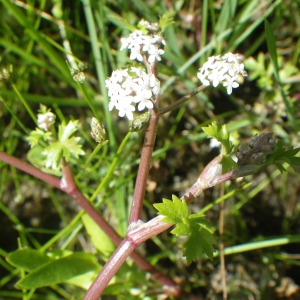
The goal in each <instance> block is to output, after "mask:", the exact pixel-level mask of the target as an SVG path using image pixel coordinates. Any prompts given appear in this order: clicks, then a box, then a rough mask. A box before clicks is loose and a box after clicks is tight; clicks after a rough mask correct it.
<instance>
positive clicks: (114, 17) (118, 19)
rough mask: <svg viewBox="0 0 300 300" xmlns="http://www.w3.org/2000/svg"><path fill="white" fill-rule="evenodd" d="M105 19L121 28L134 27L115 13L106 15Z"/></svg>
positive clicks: (133, 28)
mask: <svg viewBox="0 0 300 300" xmlns="http://www.w3.org/2000/svg"><path fill="white" fill-rule="evenodd" d="M107 19H108V20H109V21H111V22H113V23H114V24H116V25H117V26H118V27H121V28H127V29H129V30H130V31H135V30H136V27H134V26H133V25H132V24H130V23H129V22H128V21H127V20H126V19H123V18H121V17H120V16H119V15H117V14H113V13H111V14H109V15H108V16H107Z"/></svg>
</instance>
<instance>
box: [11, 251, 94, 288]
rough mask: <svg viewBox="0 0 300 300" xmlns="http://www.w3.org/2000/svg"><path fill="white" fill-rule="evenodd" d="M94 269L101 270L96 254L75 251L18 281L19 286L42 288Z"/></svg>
mask: <svg viewBox="0 0 300 300" xmlns="http://www.w3.org/2000/svg"><path fill="white" fill-rule="evenodd" d="M92 271H94V272H98V271H99V265H98V264H97V262H96V258H95V257H94V255H92V254H89V253H74V254H71V255H69V256H66V257H63V258H60V259H57V260H53V261H51V262H49V263H47V264H45V265H43V266H41V267H40V268H38V269H36V270H35V271H33V272H31V273H30V274H29V275H27V276H26V277H24V278H22V279H21V280H20V281H19V282H18V283H17V287H18V288H25V289H32V288H40V287H43V286H49V285H53V284H58V283H62V282H66V281H67V280H70V279H71V278H74V277H76V276H79V275H82V274H85V273H89V272H92Z"/></svg>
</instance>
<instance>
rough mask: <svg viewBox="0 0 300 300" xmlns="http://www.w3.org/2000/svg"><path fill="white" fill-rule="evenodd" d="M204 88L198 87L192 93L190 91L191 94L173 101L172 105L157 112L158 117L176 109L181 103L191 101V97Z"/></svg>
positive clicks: (203, 86) (202, 86)
mask: <svg viewBox="0 0 300 300" xmlns="http://www.w3.org/2000/svg"><path fill="white" fill-rule="evenodd" d="M205 88H206V86H205V85H200V86H199V87H197V88H196V89H195V90H194V91H192V92H191V93H189V94H187V95H185V96H183V97H182V98H180V99H179V100H177V101H175V102H174V103H172V104H171V105H169V106H167V107H165V108H163V109H161V110H160V111H159V112H158V115H159V116H161V115H163V114H165V113H167V112H169V111H171V110H173V109H175V108H177V107H178V106H180V105H181V104H182V103H184V102H186V101H188V100H189V99H191V98H192V97H193V96H195V95H197V94H198V93H199V92H201V91H202V90H204V89H205Z"/></svg>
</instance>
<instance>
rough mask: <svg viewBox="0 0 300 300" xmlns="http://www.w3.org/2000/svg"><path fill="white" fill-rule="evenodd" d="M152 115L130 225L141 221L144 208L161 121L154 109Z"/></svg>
mask: <svg viewBox="0 0 300 300" xmlns="http://www.w3.org/2000/svg"><path fill="white" fill-rule="evenodd" d="M150 113H151V115H150V120H149V125H148V128H147V131H146V134H145V139H144V144H143V149H142V153H141V160H140V165H139V169H138V174H137V178H136V183H135V188H134V195H133V201H132V206H131V210H130V216H129V224H131V223H133V222H137V221H138V220H139V219H140V216H141V212H142V208H143V200H144V196H145V189H146V184H147V179H148V174H149V169H150V164H151V158H152V153H153V147H154V143H155V138H156V131H157V126H158V120H159V116H158V114H157V113H156V111H155V110H154V109H153V110H152V111H151V112H150Z"/></svg>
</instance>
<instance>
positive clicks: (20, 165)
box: [0, 151, 177, 293]
mask: <svg viewBox="0 0 300 300" xmlns="http://www.w3.org/2000/svg"><path fill="white" fill-rule="evenodd" d="M0 160H2V161H4V162H6V163H7V164H9V165H11V166H14V167H16V168H17V169H19V170H22V171H24V172H25V173H27V174H30V175H32V176H34V177H36V178H38V179H41V180H43V181H44V182H46V183H49V184H50V185H52V186H54V187H56V188H58V189H60V190H62V191H64V192H65V193H67V194H69V195H70V196H72V197H73V198H74V200H75V201H76V202H77V203H78V205H80V206H81V208H82V209H83V210H84V211H85V212H86V213H87V214H88V215H89V216H90V217H91V218H92V219H93V220H94V221H95V222H96V224H98V226H99V227H100V228H101V229H102V230H103V231H104V232H105V233H106V234H107V235H108V236H109V237H110V238H111V240H112V241H113V243H114V244H115V245H116V246H118V245H120V244H121V243H122V238H121V237H120V236H119V235H118V234H117V233H116V231H115V230H114V229H113V228H112V227H111V226H110V225H109V224H108V223H107V222H106V220H105V219H103V217H102V216H101V215H100V214H99V212H98V211H97V210H96V209H95V208H94V207H93V206H92V204H91V203H90V202H89V201H88V200H87V199H86V198H85V197H84V195H83V194H82V193H81V192H80V190H79V189H78V187H77V186H76V184H75V182H74V179H73V175H72V171H71V169H70V167H69V165H68V164H66V163H65V162H64V161H63V175H64V177H63V179H62V180H59V179H58V178H56V177H54V176H52V175H49V174H46V173H44V172H42V171H41V170H39V169H37V168H36V167H34V166H32V165H30V164H28V163H26V162H24V161H22V160H20V159H18V158H16V157H13V156H11V155H9V154H6V153H4V152H2V151H0ZM130 257H131V258H132V259H133V260H134V262H135V263H136V264H137V265H138V266H139V267H140V268H141V269H142V270H144V271H146V272H149V273H150V274H151V275H152V276H153V277H154V278H155V279H156V280H157V281H159V282H160V283H161V284H162V285H164V286H165V287H166V288H165V289H166V293H167V292H168V289H177V284H176V283H175V282H174V281H172V280H171V279H170V278H168V277H167V276H165V275H164V274H163V273H161V272H160V271H159V270H158V269H156V268H155V267H154V266H152V265H151V264H150V263H149V262H147V261H146V260H145V258H144V257H142V256H141V255H140V254H138V253H137V252H135V251H134V252H132V253H131V255H130Z"/></svg>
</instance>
